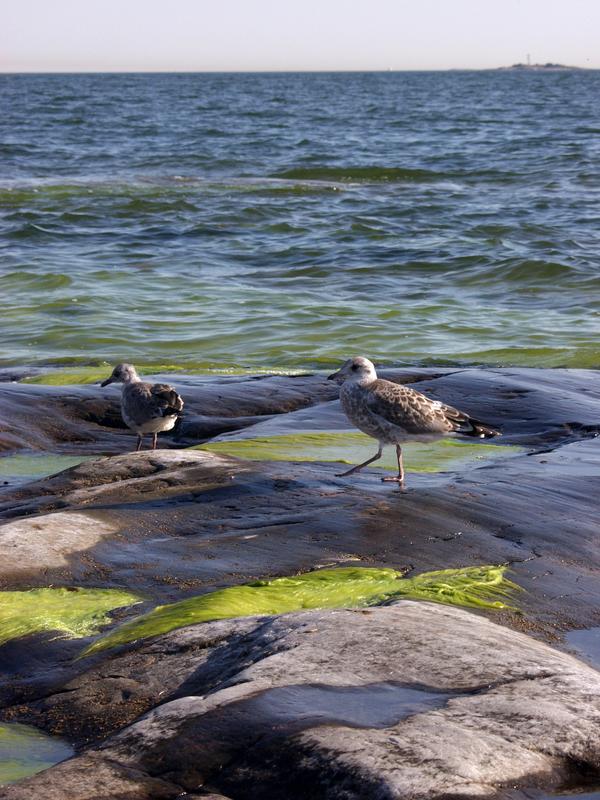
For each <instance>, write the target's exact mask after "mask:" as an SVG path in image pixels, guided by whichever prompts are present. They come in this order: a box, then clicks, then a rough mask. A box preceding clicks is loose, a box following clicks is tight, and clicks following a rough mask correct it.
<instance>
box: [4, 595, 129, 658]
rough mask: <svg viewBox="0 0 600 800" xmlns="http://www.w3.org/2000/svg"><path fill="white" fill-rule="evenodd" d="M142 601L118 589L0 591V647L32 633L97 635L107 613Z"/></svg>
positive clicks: (107, 618) (75, 636)
mask: <svg viewBox="0 0 600 800" xmlns="http://www.w3.org/2000/svg"><path fill="white" fill-rule="evenodd" d="M139 602H141V598H140V597H139V596H138V595H135V594H132V593H131V592H125V591H121V590H120V589H71V588H59V589H30V590H28V591H24V592H0V645H2V644H4V643H5V642H8V641H10V640H11V639H17V638H19V637H21V636H27V635H28V634H31V633H42V632H44V631H57V632H60V633H62V634H63V635H65V636H66V637H68V638H72V639H73V638H80V637H83V636H90V635H92V634H94V633H97V632H98V630H99V629H100V628H101V627H102V626H103V625H107V624H108V623H109V622H110V617H109V616H108V612H109V611H113V610H114V609H116V608H122V607H123V606H130V605H133V604H134V603H139Z"/></svg>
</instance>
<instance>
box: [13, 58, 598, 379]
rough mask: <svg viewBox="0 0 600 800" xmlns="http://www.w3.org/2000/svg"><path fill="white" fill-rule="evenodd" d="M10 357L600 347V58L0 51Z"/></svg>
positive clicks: (287, 362) (584, 356) (475, 353)
mask: <svg viewBox="0 0 600 800" xmlns="http://www.w3.org/2000/svg"><path fill="white" fill-rule="evenodd" d="M0 107H1V109H2V113H1V114H0V236H1V239H0V247H1V251H0V296H1V298H2V315H1V319H0V348H1V351H2V352H1V354H0V358H1V360H0V365H12V364H60V365H66V364H97V363H103V362H109V363H112V362H116V361H118V360H122V359H128V360H131V361H133V362H136V363H139V364H140V365H141V366H143V365H144V364H149V363H172V364H175V365H181V366H182V367H183V368H193V367H195V368H215V367H216V368H226V369H227V368H242V369H248V370H252V369H257V368H259V367H260V368H268V369H271V368H276V369H294V368H301V369H303V368H311V367H318V366H329V365H330V364H333V363H337V362H338V361H339V360H340V359H342V358H345V357H347V356H348V355H352V354H356V353H362V354H365V355H369V356H370V357H371V358H373V359H376V360H379V361H383V362H385V363H389V364H400V365H401V364H409V363H410V364H414V363H425V364H427V363H444V364H465V363H466V364H468V363H487V364H526V365H540V366H541V365H546V366H559V365H570V366H592V367H598V366H600V349H599V347H598V332H599V328H600V269H599V267H600V264H599V253H600V248H599V245H600V212H599V210H598V201H599V200H600V72H597V71H568V72H557V73H549V74H543V73H523V72H519V73H512V72H510V71H508V72H445V73H444V72H440V73H385V74H378V73H364V74H361V73H352V74H238V75H232V74H229V75H222V74H211V75H206V74H184V75H177V74H173V75H47V76H43V75H2V76H0Z"/></svg>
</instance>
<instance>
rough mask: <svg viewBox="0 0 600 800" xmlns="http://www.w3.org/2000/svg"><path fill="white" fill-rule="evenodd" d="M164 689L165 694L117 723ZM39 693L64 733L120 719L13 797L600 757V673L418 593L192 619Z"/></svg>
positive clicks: (327, 779)
mask: <svg viewBox="0 0 600 800" xmlns="http://www.w3.org/2000/svg"><path fill="white" fill-rule="evenodd" d="M159 687H160V701H159V702H160V705H158V706H156V707H155V708H153V709H152V710H151V711H149V713H148V714H146V715H145V716H143V717H142V718H141V719H139V720H137V721H134V722H133V724H129V725H127V724H126V723H127V722H130V721H133V720H135V719H136V718H137V717H138V716H139V713H140V710H141V708H143V704H144V702H143V698H146V702H148V698H149V695H151V694H154V703H156V699H157V698H156V695H157V692H158V689H159ZM140 703H142V704H141V705H140ZM119 706H120V707H121V708H119ZM37 707H38V713H39V718H40V719H42V718H45V719H46V720H47V721H48V720H50V719H54V720H59V719H60V720H61V721H62V727H63V732H65V733H66V732H67V731H70V732H71V734H73V729H74V728H78V727H80V726H81V724H82V720H85V719H86V718H87V720H88V721H90V720H92V721H93V719H94V714H96V715H99V714H100V713H103V714H104V718H105V720H106V727H105V732H106V733H108V732H110V730H111V728H112V729H114V728H118V727H122V726H123V725H124V724H125V725H126V727H124V728H123V729H122V730H121V731H120V732H119V733H117V734H115V735H113V736H109V738H108V739H106V740H105V741H104V743H103V744H101V745H100V746H95V747H94V746H93V747H91V748H88V749H87V750H86V751H85V752H84V753H83V754H82V755H81V756H79V757H76V758H74V759H71V760H69V761H67V762H65V763H63V764H61V765H58V766H56V767H54V768H53V769H52V770H50V771H48V772H46V773H43V774H41V775H39V776H36V777H33V778H30V779H28V780H25V781H22V782H20V783H19V784H18V785H16V786H14V787H12V788H9V789H7V790H5V791H4V792H2V793H0V797H5V798H7V800H9V799H12V800H17V799H21V798H23V799H24V798H33V797H35V796H36V792H40V791H42V788H43V790H44V792H45V793H46V794H45V796H46V797H50V798H54V797H56V798H58V797H61V798H62V800H70V798H84V797H85V798H87V797H89V798H90V799H91V798H93V797H98V796H102V795H98V794H97V792H98V781H99V780H102V781H104V782H105V787H106V789H105V790H106V791H107V792H108V793H107V795H106V796H108V797H110V796H117V797H127V798H129V797H135V798H138V797H139V798H148V799H149V798H153V797H156V796H159V797H172V798H175V797H177V796H179V795H180V794H181V793H182V792H183V791H192V792H193V791H197V790H198V789H199V788H202V787H210V789H211V790H218V791H221V792H223V794H225V796H227V797H231V798H234V799H235V798H238V797H239V798H241V797H247V796H248V794H247V792H248V788H249V787H251V789H252V796H253V797H258V798H262V797H264V798H268V797H282V798H283V797H293V798H296V797H297V798H306V797H311V798H329V797H332V798H338V797H339V798H348V797H360V798H362V797H373V798H379V797H381V798H387V797H398V798H400V797H411V798H413V797H414V798H424V799H425V798H428V799H431V798H437V797H440V798H442V797H457V796H465V797H469V796H470V797H477V796H486V795H488V796H491V795H494V794H496V793H497V791H498V789H499V788H501V787H502V786H510V788H511V789H514V788H515V785H516V784H524V785H525V786H526V785H529V784H531V782H532V781H533V782H534V783H535V784H536V785H538V786H540V787H546V788H552V787H555V786H559V785H560V784H561V782H563V781H565V780H567V779H568V778H571V777H572V776H573V773H574V772H577V771H579V772H581V773H583V772H584V771H585V770H595V769H598V767H599V766H600V725H599V723H600V673H598V672H597V671H596V670H594V669H592V668H590V667H588V666H587V665H585V664H582V663H581V662H579V661H577V660H576V659H574V658H572V657H571V656H569V655H568V654H565V653H561V652H558V651H556V650H553V649H552V648H550V647H548V646H547V645H545V644H543V643H541V642H538V641H536V640H534V639H532V638H531V637H528V636H524V635H523V634H520V633H517V632H515V631H511V630H509V629H507V628H503V627H500V626H498V625H495V624H494V623H492V622H490V621H488V620H487V619H485V618H483V617H481V616H477V615H475V614H472V613H469V612H466V611H464V610H459V609H454V608H447V607H442V606H438V605H433V604H427V603H416V602H410V601H402V602H400V603H397V604H395V605H392V606H389V607H384V608H373V609H367V610H361V611H344V610H339V611H328V612H320V611H313V612H301V613H298V614H290V615H285V616H282V617H276V618H262V619H253V620H250V619H247V620H243V621H231V622H228V623H209V624H207V625H204V626H195V627H191V628H185V629H182V630H179V631H177V632H174V633H172V634H169V635H167V636H163V637H160V638H159V639H156V640H154V641H153V642H146V643H141V644H140V643H138V644H136V645H133V646H131V647H130V648H129V649H128V652H126V653H120V654H116V655H115V654H113V655H112V656H110V657H109V658H108V660H106V661H105V662H104V664H103V665H102V667H101V668H99V667H98V666H96V667H92V668H91V669H89V668H88V671H86V672H82V674H80V676H79V677H78V678H77V679H76V680H74V681H71V682H70V683H69V684H67V685H66V686H65V690H64V691H63V692H62V693H61V694H60V695H55V696H54V697H53V698H47V699H45V700H43V701H39V702H38V704H37ZM40 719H38V724H39V722H40ZM46 724H47V723H46ZM55 724H56V723H55ZM157 791H159V792H162V793H161V794H159V795H156V794H155V793H156V792H157ZM111 792H112V794H111ZM95 793H96V794H95ZM119 793H120V794H119Z"/></svg>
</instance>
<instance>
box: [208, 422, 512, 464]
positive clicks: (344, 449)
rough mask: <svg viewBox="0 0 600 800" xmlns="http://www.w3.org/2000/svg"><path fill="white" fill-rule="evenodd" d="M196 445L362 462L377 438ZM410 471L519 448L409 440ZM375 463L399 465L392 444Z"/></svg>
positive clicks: (293, 437)
mask: <svg viewBox="0 0 600 800" xmlns="http://www.w3.org/2000/svg"><path fill="white" fill-rule="evenodd" d="M198 449H202V450H209V451H211V452H213V453H223V454H225V455H228V456H234V457H236V458H244V459H248V460H250V461H322V462H338V463H342V464H359V463H360V462H361V461H364V460H365V459H366V458H368V456H369V454H371V455H373V454H374V452H375V450H376V443H375V442H374V440H373V439H371V438H370V437H369V436H366V435H365V434H364V433H358V432H349V433H341V432H324V433H322V432H318V433H298V434H282V435H280V436H268V437H256V438H240V439H226V440H222V441H217V442H210V443H209V444H203V445H200V446H199V447H198ZM402 449H403V451H404V456H405V457H404V463H405V465H406V468H407V470H408V471H409V472H443V471H444V470H453V469H458V468H459V467H461V466H463V465H465V464H467V463H470V462H473V461H478V460H488V459H493V458H502V457H506V456H507V455H513V454H515V453H516V452H518V451H519V450H520V448H515V447H512V446H508V445H497V444H478V443H477V444H475V443H471V442H463V441H460V440H458V439H440V440H439V441H434V442H409V443H407V444H406V445H403V447H402ZM373 467H374V468H377V467H379V468H382V469H389V470H397V469H398V465H397V463H396V455H395V451H394V448H393V447H388V448H386V449H385V450H384V452H383V457H382V458H381V459H380V460H379V461H376V462H375V463H374V464H373Z"/></svg>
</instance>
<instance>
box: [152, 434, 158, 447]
mask: <svg viewBox="0 0 600 800" xmlns="http://www.w3.org/2000/svg"><path fill="white" fill-rule="evenodd" d="M157 438H158V433H155V434H153V436H152V449H153V450H156V440H157Z"/></svg>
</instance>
